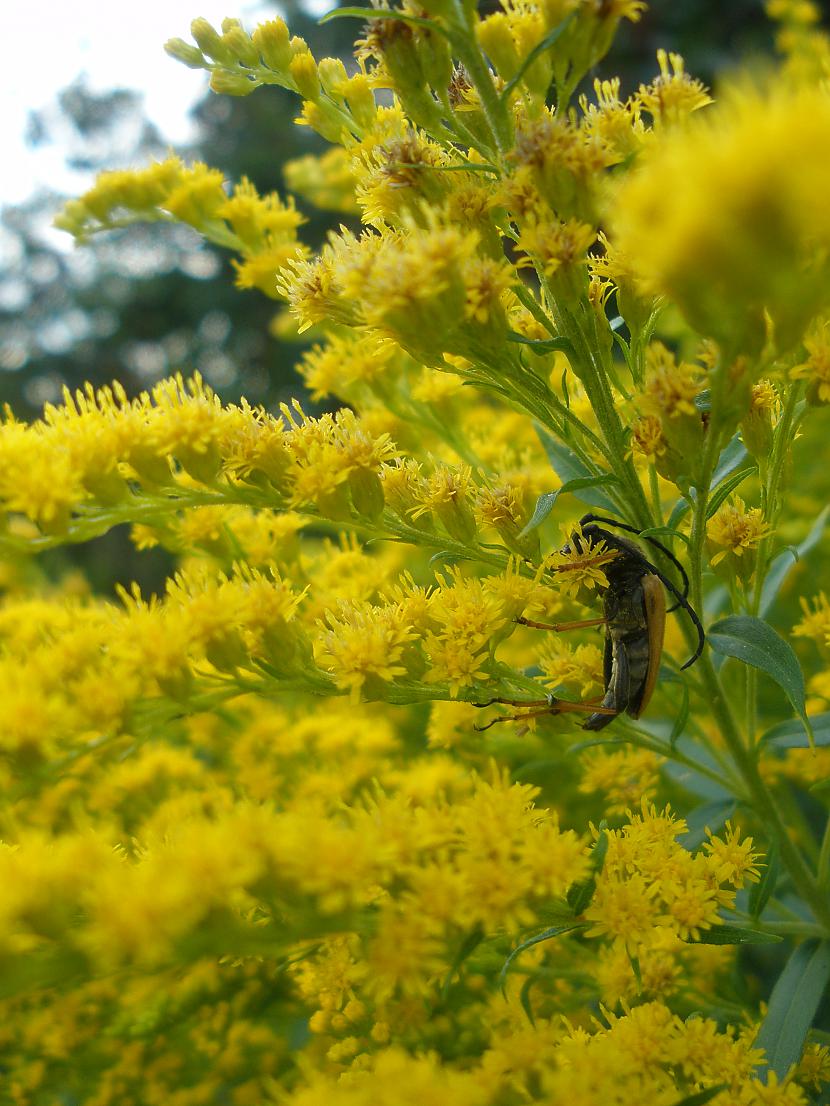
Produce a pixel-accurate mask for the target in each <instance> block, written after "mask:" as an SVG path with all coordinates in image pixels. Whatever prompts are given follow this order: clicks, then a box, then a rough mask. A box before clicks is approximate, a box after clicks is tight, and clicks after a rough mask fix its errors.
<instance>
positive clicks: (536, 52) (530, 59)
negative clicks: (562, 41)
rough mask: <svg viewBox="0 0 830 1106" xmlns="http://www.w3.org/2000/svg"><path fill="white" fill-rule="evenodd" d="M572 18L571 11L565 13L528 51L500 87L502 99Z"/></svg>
mask: <svg viewBox="0 0 830 1106" xmlns="http://www.w3.org/2000/svg"><path fill="white" fill-rule="evenodd" d="M572 20H573V12H572V13H571V14H570V15H567V16H566V17H565V18H564V19H563V20H562V22H561V23H557V25H556V26H555V27H554V28H553V30H552V31H549V32H548V33H547V34H546V35H545V37H544V38H543V39H542V41H541V42H539V43H537V44H536V46H534V47H533V49H532V50H531V51H530V53H529V54H528V55H527V57H526V58H525V60H524V61H523V62H522V64H521V66H520V67H519V71H518V72H517V73H516V75H515V76H514V77H511V79H510V80H509V81H508V82H507V84H506V85H505V86H504V88H503V89H502V91H501V98H502V100H503V101H506V100H507V97H508V96H509V95H510V93H511V92H512V91H513V89H514V88H515V87H516V85H517V84H518V83H519V81H520V80H521V79H522V77H523V76H524V75H525V73H526V72H527V71H528V69H530V67H531V65H533V63H534V62H535V61H536V59H537V58H538V57H540V56H541V55H542V54H544V53H546V52H547V51H548V50H550V48H551V46H553V44H554V43H555V42H556V40H557V39H558V38H559V36H560V35H561V34H562V33H563V31H565V30H566V29H567V28H568V26H569V25H570V23H571V21H572Z"/></svg>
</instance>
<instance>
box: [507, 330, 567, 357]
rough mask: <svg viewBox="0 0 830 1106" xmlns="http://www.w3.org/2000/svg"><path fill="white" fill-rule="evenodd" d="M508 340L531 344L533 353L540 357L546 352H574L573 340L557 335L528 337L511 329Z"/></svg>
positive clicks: (524, 344) (520, 343) (523, 344)
mask: <svg viewBox="0 0 830 1106" xmlns="http://www.w3.org/2000/svg"><path fill="white" fill-rule="evenodd" d="M507 340H508V342H518V343H519V345H522V346H530V348H531V350H532V352H533V353H535V354H537V355H538V356H539V357H541V356H542V354H545V353H556V352H557V351H559V352H560V353H573V352H574V347H573V342H571V340H570V339H569V338H563V337H557V338H527V337H525V335H524V334H519V333H518V331H515V330H510V331H508V332H507Z"/></svg>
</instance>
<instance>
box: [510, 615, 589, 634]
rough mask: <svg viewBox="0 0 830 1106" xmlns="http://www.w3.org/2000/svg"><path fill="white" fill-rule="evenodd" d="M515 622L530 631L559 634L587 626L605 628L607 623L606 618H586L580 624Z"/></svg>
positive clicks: (521, 620)
mask: <svg viewBox="0 0 830 1106" xmlns="http://www.w3.org/2000/svg"><path fill="white" fill-rule="evenodd" d="M516 622H518V623H519V625H520V626H530V628H531V629H532V630H555V631H556V633H557V634H558V633H561V632H562V631H563V630H583V629H586V628H587V627H588V626H605V625H607V623H608V619H607V618H587V619H585V620H584V621H582V622H533V621H532V620H531V619H529V618H523V617H521V616H520V617H519V618H517V619H516Z"/></svg>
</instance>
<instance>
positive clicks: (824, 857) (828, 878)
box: [817, 817, 830, 894]
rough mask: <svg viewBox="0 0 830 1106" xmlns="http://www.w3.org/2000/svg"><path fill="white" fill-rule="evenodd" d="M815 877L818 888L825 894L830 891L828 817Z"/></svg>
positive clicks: (829, 826)
mask: <svg viewBox="0 0 830 1106" xmlns="http://www.w3.org/2000/svg"><path fill="white" fill-rule="evenodd" d="M817 876H818V884H819V887H821V889H822V890H823V891H824V893H825V894H827V892H828V891H830V817H828V819H827V822H826V824H825V827H824V837H823V838H822V841H821V850H820V852H819V854H818V873H817Z"/></svg>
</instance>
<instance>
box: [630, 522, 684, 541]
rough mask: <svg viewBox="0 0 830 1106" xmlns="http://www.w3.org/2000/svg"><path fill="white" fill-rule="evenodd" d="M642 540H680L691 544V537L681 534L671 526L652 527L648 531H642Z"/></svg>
mask: <svg viewBox="0 0 830 1106" xmlns="http://www.w3.org/2000/svg"><path fill="white" fill-rule="evenodd" d="M640 537H641V538H680V540H681V541H682V542H685V543H686V545H688V544H689V535H688V534H681V533H680V531H679V530H675V529H673V528H672V527H671V526H650V527H649V528H648V530H641V531H640Z"/></svg>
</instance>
